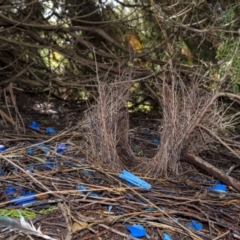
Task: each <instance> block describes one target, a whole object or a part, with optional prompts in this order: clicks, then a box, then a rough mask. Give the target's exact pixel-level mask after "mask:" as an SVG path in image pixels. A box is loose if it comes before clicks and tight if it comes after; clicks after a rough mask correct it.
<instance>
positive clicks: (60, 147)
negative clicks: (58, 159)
mask: <svg viewBox="0 0 240 240" xmlns="http://www.w3.org/2000/svg"><path fill="white" fill-rule="evenodd" d="M65 148H66V144H65V143H59V144H58V145H57V150H56V151H57V153H59V154H62V153H63V152H64V150H65Z"/></svg>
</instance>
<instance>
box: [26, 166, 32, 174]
mask: <svg viewBox="0 0 240 240" xmlns="http://www.w3.org/2000/svg"><path fill="white" fill-rule="evenodd" d="M27 171H28V172H30V173H34V166H33V165H30V166H28V169H27Z"/></svg>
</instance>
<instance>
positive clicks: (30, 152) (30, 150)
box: [27, 147, 33, 155]
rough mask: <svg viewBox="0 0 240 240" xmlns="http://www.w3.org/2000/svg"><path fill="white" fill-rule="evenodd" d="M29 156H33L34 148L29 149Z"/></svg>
mask: <svg viewBox="0 0 240 240" xmlns="http://www.w3.org/2000/svg"><path fill="white" fill-rule="evenodd" d="M27 154H28V155H33V148H32V147H29V148H27Z"/></svg>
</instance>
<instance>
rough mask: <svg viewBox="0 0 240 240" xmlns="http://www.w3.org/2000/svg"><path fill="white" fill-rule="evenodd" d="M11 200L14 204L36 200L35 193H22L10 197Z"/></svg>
mask: <svg viewBox="0 0 240 240" xmlns="http://www.w3.org/2000/svg"><path fill="white" fill-rule="evenodd" d="M10 200H11V201H14V204H16V205H20V204H25V203H29V202H32V201H34V200H36V196H35V193H32V192H31V193H25V194H24V195H22V196H20V197H15V198H10Z"/></svg>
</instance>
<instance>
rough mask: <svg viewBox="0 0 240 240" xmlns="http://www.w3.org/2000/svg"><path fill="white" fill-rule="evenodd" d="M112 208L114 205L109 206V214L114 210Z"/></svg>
mask: <svg viewBox="0 0 240 240" xmlns="http://www.w3.org/2000/svg"><path fill="white" fill-rule="evenodd" d="M112 208H113V206H112V205H110V206H108V214H109V213H110V212H111V211H112Z"/></svg>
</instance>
